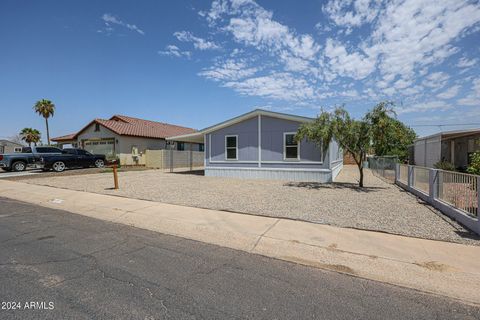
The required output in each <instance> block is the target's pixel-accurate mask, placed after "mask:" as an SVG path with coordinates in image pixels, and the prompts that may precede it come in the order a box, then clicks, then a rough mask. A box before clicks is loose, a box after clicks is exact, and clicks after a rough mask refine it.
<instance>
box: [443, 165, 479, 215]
mask: <svg viewBox="0 0 480 320" xmlns="http://www.w3.org/2000/svg"><path fill="white" fill-rule="evenodd" d="M437 185H438V193H437V194H438V198H439V199H440V200H442V201H445V202H447V203H449V204H451V205H452V206H454V207H456V208H458V209H460V210H462V211H465V212H466V213H468V214H470V215H472V216H475V217H478V177H477V176H475V175H471V174H465V173H458V172H451V171H444V170H439V171H438V184H437Z"/></svg>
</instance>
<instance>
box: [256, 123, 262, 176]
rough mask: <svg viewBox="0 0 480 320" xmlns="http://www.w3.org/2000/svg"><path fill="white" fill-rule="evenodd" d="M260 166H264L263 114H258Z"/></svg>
mask: <svg viewBox="0 0 480 320" xmlns="http://www.w3.org/2000/svg"><path fill="white" fill-rule="evenodd" d="M257 149H258V167H259V168H261V167H262V115H261V114H259V115H258V148H257Z"/></svg>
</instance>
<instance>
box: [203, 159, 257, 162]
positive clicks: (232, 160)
mask: <svg viewBox="0 0 480 320" xmlns="http://www.w3.org/2000/svg"><path fill="white" fill-rule="evenodd" d="M232 162H235V163H258V161H257V160H234V159H231V160H212V161H210V163H232Z"/></svg>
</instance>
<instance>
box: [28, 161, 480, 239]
mask: <svg viewBox="0 0 480 320" xmlns="http://www.w3.org/2000/svg"><path fill="white" fill-rule="evenodd" d="M357 176H358V174H357V169H356V167H354V166H345V167H344V169H343V170H342V172H341V173H340V175H339V176H338V178H337V182H336V183H334V184H316V183H296V182H285V181H264V180H240V179H226V178H216V177H204V176H202V175H194V174H185V173H164V172H162V171H160V170H148V171H136V172H135V171H131V172H121V173H120V174H119V180H120V190H117V191H115V190H111V187H112V184H113V178H112V175H111V173H110V174H109V173H100V174H88V175H78V176H75V179H71V177H68V176H56V177H53V176H46V177H42V176H41V175H37V176H34V177H33V176H32V177H29V178H28V179H22V182H27V183H34V184H41V185H48V186H54V187H60V188H68V189H74V190H81V191H88V192H96V193H103V194H112V195H120V196H125V197H130V198H138V199H146V200H153V201H158V202H165V203H172V204H179V205H186V206H194V207H201V208H210V209H218V210H227V211H234V212H242V213H250V214H259V215H266V216H272V217H282V218H291V219H299V220H305V221H311V222H315V223H324V224H330V225H335V226H340V227H352V228H359V229H367V230H377V231H383V232H388V233H394V234H401V235H406V236H413V237H420V238H425V239H435V240H444V241H451V242H458V243H466V244H474V245H480V240H478V238H476V237H475V236H474V235H473V234H472V233H470V232H468V231H467V230H465V229H464V228H462V227H461V226H460V225H458V224H457V223H455V222H453V221H451V220H450V219H448V217H446V216H443V215H442V214H440V213H439V212H437V211H436V210H435V209H433V208H432V207H430V206H427V205H424V204H423V203H422V202H421V200H418V199H417V198H416V197H414V196H412V195H411V194H409V193H407V192H404V191H403V190H402V189H400V188H398V187H396V186H395V185H392V184H389V183H387V182H384V181H383V180H381V179H379V178H377V177H375V176H373V175H372V173H371V172H370V171H368V170H367V172H366V177H365V185H366V187H365V188H363V189H360V188H357V187H356V183H357Z"/></svg>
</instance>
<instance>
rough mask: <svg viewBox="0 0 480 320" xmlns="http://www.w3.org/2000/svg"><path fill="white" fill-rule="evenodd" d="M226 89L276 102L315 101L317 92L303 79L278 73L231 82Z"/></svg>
mask: <svg viewBox="0 0 480 320" xmlns="http://www.w3.org/2000/svg"><path fill="white" fill-rule="evenodd" d="M224 86H225V87H228V88H232V89H234V90H235V91H237V92H239V93H241V94H243V95H248V96H259V97H264V98H271V99H276V100H287V101H302V100H308V99H313V98H314V97H315V92H314V90H313V89H312V87H311V86H310V85H309V84H308V83H307V82H306V81H305V80H303V79H298V78H296V77H294V76H292V75H291V74H289V73H278V74H272V75H268V76H261V77H256V78H248V79H246V80H243V81H230V82H226V83H225V84H224Z"/></svg>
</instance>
